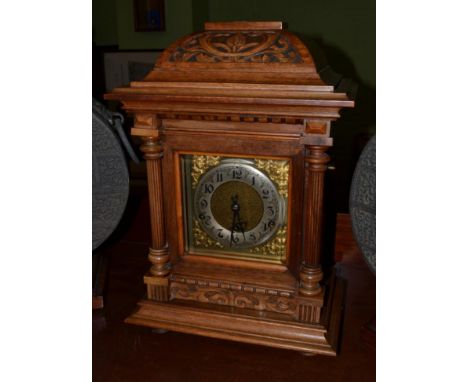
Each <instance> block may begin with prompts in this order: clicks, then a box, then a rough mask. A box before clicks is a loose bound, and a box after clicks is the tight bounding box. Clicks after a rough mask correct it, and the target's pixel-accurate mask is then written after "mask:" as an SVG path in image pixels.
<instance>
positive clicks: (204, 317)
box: [125, 277, 345, 356]
mask: <svg viewBox="0 0 468 382" xmlns="http://www.w3.org/2000/svg"><path fill="white" fill-rule="evenodd" d="M334 281H335V287H334V288H332V289H331V291H330V293H331V295H330V296H328V299H327V301H328V304H327V305H328V306H327V313H326V314H324V315H323V319H322V323H320V324H306V323H302V322H298V321H295V320H293V319H292V318H290V317H287V316H285V315H282V314H274V313H270V312H258V311H253V310H250V309H239V308H233V307H228V306H219V305H212V304H204V303H196V302H192V301H184V300H171V301H169V302H155V301H150V300H143V301H141V302H140V303H139V304H138V309H137V311H136V312H135V313H133V314H132V315H131V316H130V317H128V318H127V319H126V321H125V322H127V323H130V324H135V325H141V326H147V327H150V328H157V329H166V330H172V331H175V332H181V333H188V334H196V335H202V336H206V337H213V338H220V339H226V340H232V341H239V342H245V343H251V344H256V345H265V346H271V347H277V348H283V349H291V350H297V351H300V352H305V353H315V354H324V355H330V356H335V355H336V354H337V345H338V335H339V331H340V326H341V319H342V311H343V303H344V295H345V282H344V280H343V279H341V278H338V277H337V278H336V280H334Z"/></svg>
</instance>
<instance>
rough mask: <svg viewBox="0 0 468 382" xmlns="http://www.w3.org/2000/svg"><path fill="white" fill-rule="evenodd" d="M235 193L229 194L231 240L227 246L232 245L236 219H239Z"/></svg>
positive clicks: (238, 207) (238, 206)
mask: <svg viewBox="0 0 468 382" xmlns="http://www.w3.org/2000/svg"><path fill="white" fill-rule="evenodd" d="M237 198H238V197H237V194H234V195H232V196H231V201H232V203H231V210H232V224H231V240H230V242H229V247H231V246H232V242H233V241H234V232H235V230H236V226H237V222H236V221H237V219H239V210H240V205H239V202H238V200H237Z"/></svg>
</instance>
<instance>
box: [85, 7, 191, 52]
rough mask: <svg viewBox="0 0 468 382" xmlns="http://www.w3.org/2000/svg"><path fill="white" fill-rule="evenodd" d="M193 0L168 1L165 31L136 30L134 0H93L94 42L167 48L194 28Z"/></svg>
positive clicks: (133, 46) (147, 47) (136, 47)
mask: <svg viewBox="0 0 468 382" xmlns="http://www.w3.org/2000/svg"><path fill="white" fill-rule="evenodd" d="M192 1H193V0H166V1H165V15H166V30H165V31H163V32H135V31H134V26H133V1H132V0H93V42H94V43H95V45H96V46H105V45H118V47H119V49H125V50H127V49H130V50H132V49H134V50H146V49H164V48H166V47H167V46H168V45H169V44H170V43H172V42H173V41H174V40H177V39H178V38H180V37H182V36H184V35H186V34H188V33H192V32H193V20H192Z"/></svg>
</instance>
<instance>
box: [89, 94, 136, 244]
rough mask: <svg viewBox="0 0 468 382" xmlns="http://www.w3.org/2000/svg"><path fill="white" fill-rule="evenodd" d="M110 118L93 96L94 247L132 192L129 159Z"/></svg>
mask: <svg viewBox="0 0 468 382" xmlns="http://www.w3.org/2000/svg"><path fill="white" fill-rule="evenodd" d="M110 120H111V114H110V113H109V111H108V110H107V109H105V107H104V106H103V105H102V104H100V103H99V102H97V101H96V100H94V99H93V250H94V249H96V248H97V247H98V246H99V245H101V244H102V243H103V242H104V241H105V240H106V239H107V238H108V237H109V236H110V234H111V233H112V232H113V231H114V230H115V228H116V227H117V224H118V223H119V221H120V219H121V218H122V215H123V212H124V210H125V206H126V204H127V199H128V193H129V176H128V167H127V160H126V158H125V154H124V151H123V149H122V146H121V144H120V140H119V137H118V136H117V134H116V133H115V132H114V130H113V128H112V126H111V124H110Z"/></svg>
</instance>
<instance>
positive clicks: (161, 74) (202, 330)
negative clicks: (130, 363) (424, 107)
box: [106, 22, 354, 355]
mask: <svg viewBox="0 0 468 382" xmlns="http://www.w3.org/2000/svg"><path fill="white" fill-rule="evenodd" d="M106 98H107V99H112V100H119V101H121V102H122V104H123V108H124V109H125V110H126V112H127V113H129V114H131V115H133V117H134V127H133V128H132V134H133V135H135V136H140V137H141V138H142V141H143V144H142V146H141V150H142V151H143V153H144V156H145V158H146V161H147V171H148V188H149V198H150V216H151V233H152V241H151V246H150V248H149V261H150V262H151V267H150V269H149V271H148V273H147V274H146V275H145V276H144V282H145V284H146V286H147V296H146V298H145V299H144V300H142V301H141V302H140V303H139V305H138V308H137V309H136V311H135V312H134V313H133V314H132V315H131V316H130V317H128V318H127V322H129V323H133V324H137V325H144V326H148V327H152V328H159V329H166V330H174V331H179V332H184V333H192V334H198V335H204V336H209V337H216V338H223V339H229V340H235V341H242V342H247V343H254V344H261V345H267V346H274V347H279V348H286V349H293V350H298V351H301V352H304V353H309V354H327V355H335V354H336V347H337V338H338V331H339V327H340V321H341V311H342V305H343V298H344V287H343V281H342V280H341V279H340V278H339V277H336V276H335V275H334V274H332V276H331V277H330V278H329V279H328V280H322V279H323V272H322V268H321V242H322V218H323V211H322V204H323V188H324V174H325V171H326V169H327V163H328V161H329V156H328V155H327V153H326V152H327V149H328V148H329V147H330V146H331V145H332V139H331V138H330V124H331V122H332V121H334V120H336V119H337V118H339V111H340V109H341V108H344V107H353V106H354V102H353V101H352V100H351V99H350V98H349V97H348V96H347V95H346V93H344V92H342V91H338V90H336V87H335V86H332V85H327V84H325V83H324V82H323V81H322V79H321V78H320V76H319V75H318V73H317V70H316V67H315V64H314V59H313V57H312V56H311V55H310V53H309V51H308V50H307V48H306V47H305V46H304V44H303V43H302V42H301V41H300V40H299V39H298V38H297V37H296V36H295V35H293V34H291V33H289V32H287V31H285V30H284V28H283V24H282V23H281V22H230V23H206V24H205V30H204V31H203V32H200V33H195V34H192V35H190V36H187V37H184V38H182V39H180V40H178V41H176V42H175V43H174V44H173V45H171V46H170V47H169V48H168V49H166V50H165V51H164V52H163V53H162V54H161V56H160V57H159V59H158V61H157V62H156V64H155V66H154V68H153V70H152V71H151V72H150V73H149V74H148V75H147V76H146V77H145V78H144V79H143V80H141V81H138V82H132V83H131V84H130V86H128V87H125V88H117V89H114V90H113V91H112V92H111V93H109V94H107V95H106Z"/></svg>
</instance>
